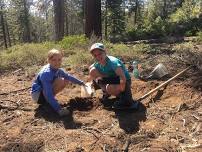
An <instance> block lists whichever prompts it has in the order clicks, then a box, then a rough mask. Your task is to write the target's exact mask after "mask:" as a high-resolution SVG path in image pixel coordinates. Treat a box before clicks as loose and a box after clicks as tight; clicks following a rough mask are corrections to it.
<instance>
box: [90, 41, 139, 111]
mask: <svg viewBox="0 0 202 152" xmlns="http://www.w3.org/2000/svg"><path fill="white" fill-rule="evenodd" d="M90 53H91V54H92V56H93V57H94V58H95V60H96V62H95V63H93V64H92V65H91V66H90V67H89V71H90V72H89V74H90V77H91V79H93V82H94V84H96V85H98V86H99V87H100V88H101V89H102V91H103V98H102V101H106V99H107V98H108V97H109V96H110V95H114V96H116V97H117V98H118V101H116V102H115V103H114V107H115V108H117V109H119V108H120V109H121V108H122V107H131V106H136V107H137V102H134V101H133V98H132V94H131V78H130V75H129V72H128V71H127V69H126V68H125V65H124V64H123V62H122V61H121V60H119V59H118V58H116V57H113V56H109V55H107V53H106V49H105V47H104V45H103V44H102V43H95V44H93V45H92V46H91V48H90Z"/></svg>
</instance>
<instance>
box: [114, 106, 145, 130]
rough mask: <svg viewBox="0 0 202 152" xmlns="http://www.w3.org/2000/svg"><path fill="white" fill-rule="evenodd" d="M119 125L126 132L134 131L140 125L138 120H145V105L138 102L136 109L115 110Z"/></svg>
mask: <svg viewBox="0 0 202 152" xmlns="http://www.w3.org/2000/svg"><path fill="white" fill-rule="evenodd" d="M115 114H116V117H117V118H118V121H119V126H120V128H121V129H123V130H124V131H125V132H126V133H136V132H137V131H138V130H139V127H140V124H139V123H140V121H145V120H146V107H145V106H144V105H143V104H142V103H139V106H138V109H137V110H134V109H133V110H115Z"/></svg>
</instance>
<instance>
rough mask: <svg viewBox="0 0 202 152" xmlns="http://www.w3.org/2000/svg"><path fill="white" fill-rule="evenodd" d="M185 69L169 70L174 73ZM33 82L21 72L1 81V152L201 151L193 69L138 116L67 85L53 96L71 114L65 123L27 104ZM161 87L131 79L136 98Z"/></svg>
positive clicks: (200, 110)
mask: <svg viewBox="0 0 202 152" xmlns="http://www.w3.org/2000/svg"><path fill="white" fill-rule="evenodd" d="M167 66H168V65H167ZM183 68H184V67H181V68H179V67H177V66H175V67H173V65H170V66H169V67H168V69H169V70H172V72H173V71H174V72H173V73H175V74H176V72H179V71H181V70H183ZM71 73H73V74H75V75H77V76H78V77H80V78H81V79H83V80H87V76H85V77H84V76H83V75H82V73H81V72H80V75H78V74H76V73H77V72H75V73H74V72H72V71H71ZM173 73H172V75H173ZM33 78H34V75H28V74H27V73H26V72H24V71H23V70H19V71H15V72H12V73H9V74H6V75H1V76H0V115H1V117H0V151H6V152H7V151H8V152H10V151H12V152H40V151H41V152H42V151H57V152H66V151H69V152H90V151H93V152H100V151H104V152H112V151H113V152H121V151H131V152H140V151H148V152H160V151H161V152H162V151H169V152H170V151H178V152H180V151H188V152H199V151H202V130H201V121H202V105H201V103H202V96H201V94H202V92H201V87H202V78H201V75H199V74H198V73H197V72H196V71H194V69H191V70H189V71H188V72H186V74H184V75H183V76H180V77H179V78H177V79H175V80H173V81H172V82H170V83H169V84H168V85H167V86H166V87H164V88H162V89H161V90H159V91H158V92H155V93H153V94H152V95H151V96H149V97H148V98H146V99H144V100H142V101H141V105H140V108H139V110H136V111H115V110H113V109H110V108H106V107H104V106H103V105H102V104H101V102H100V100H99V97H100V96H101V94H99V92H97V93H96V95H95V97H93V98H80V87H79V86H78V85H69V86H68V87H67V88H66V89H65V90H64V91H63V92H62V93H61V94H59V95H58V96H57V98H58V100H59V101H60V103H61V104H62V105H63V106H68V107H69V109H71V111H72V114H71V115H70V116H68V117H64V118H60V117H58V116H57V115H56V114H55V113H54V112H53V111H52V110H51V109H50V108H49V107H40V106H38V105H37V104H35V103H34V102H33V101H32V100H31V96H30V94H29V91H30V88H29V87H30V86H31V83H32V80H33ZM161 83H163V80H161V81H160V80H152V81H147V82H145V81H141V80H137V79H134V78H132V92H133V96H134V98H135V99H138V98H139V97H141V96H142V95H144V94H145V93H147V92H148V91H150V90H151V89H154V88H155V87H156V86H158V85H159V84H161ZM113 101H114V99H110V100H109V104H110V103H112V102H113Z"/></svg>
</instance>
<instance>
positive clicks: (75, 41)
mask: <svg viewBox="0 0 202 152" xmlns="http://www.w3.org/2000/svg"><path fill="white" fill-rule="evenodd" d="M59 44H60V45H61V47H62V48H63V49H72V48H75V47H86V44H88V39H87V38H86V37H85V36H84V35H73V36H66V37H64V38H63V40H62V41H60V42H59Z"/></svg>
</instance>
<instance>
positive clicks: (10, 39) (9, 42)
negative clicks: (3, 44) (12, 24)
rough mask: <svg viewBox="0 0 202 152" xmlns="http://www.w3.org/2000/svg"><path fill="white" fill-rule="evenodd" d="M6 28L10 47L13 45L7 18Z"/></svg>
mask: <svg viewBox="0 0 202 152" xmlns="http://www.w3.org/2000/svg"><path fill="white" fill-rule="evenodd" d="M5 28H6V35H7V38H8V45H9V47H11V38H10V33H9V28H8V23H7V20H5Z"/></svg>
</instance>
